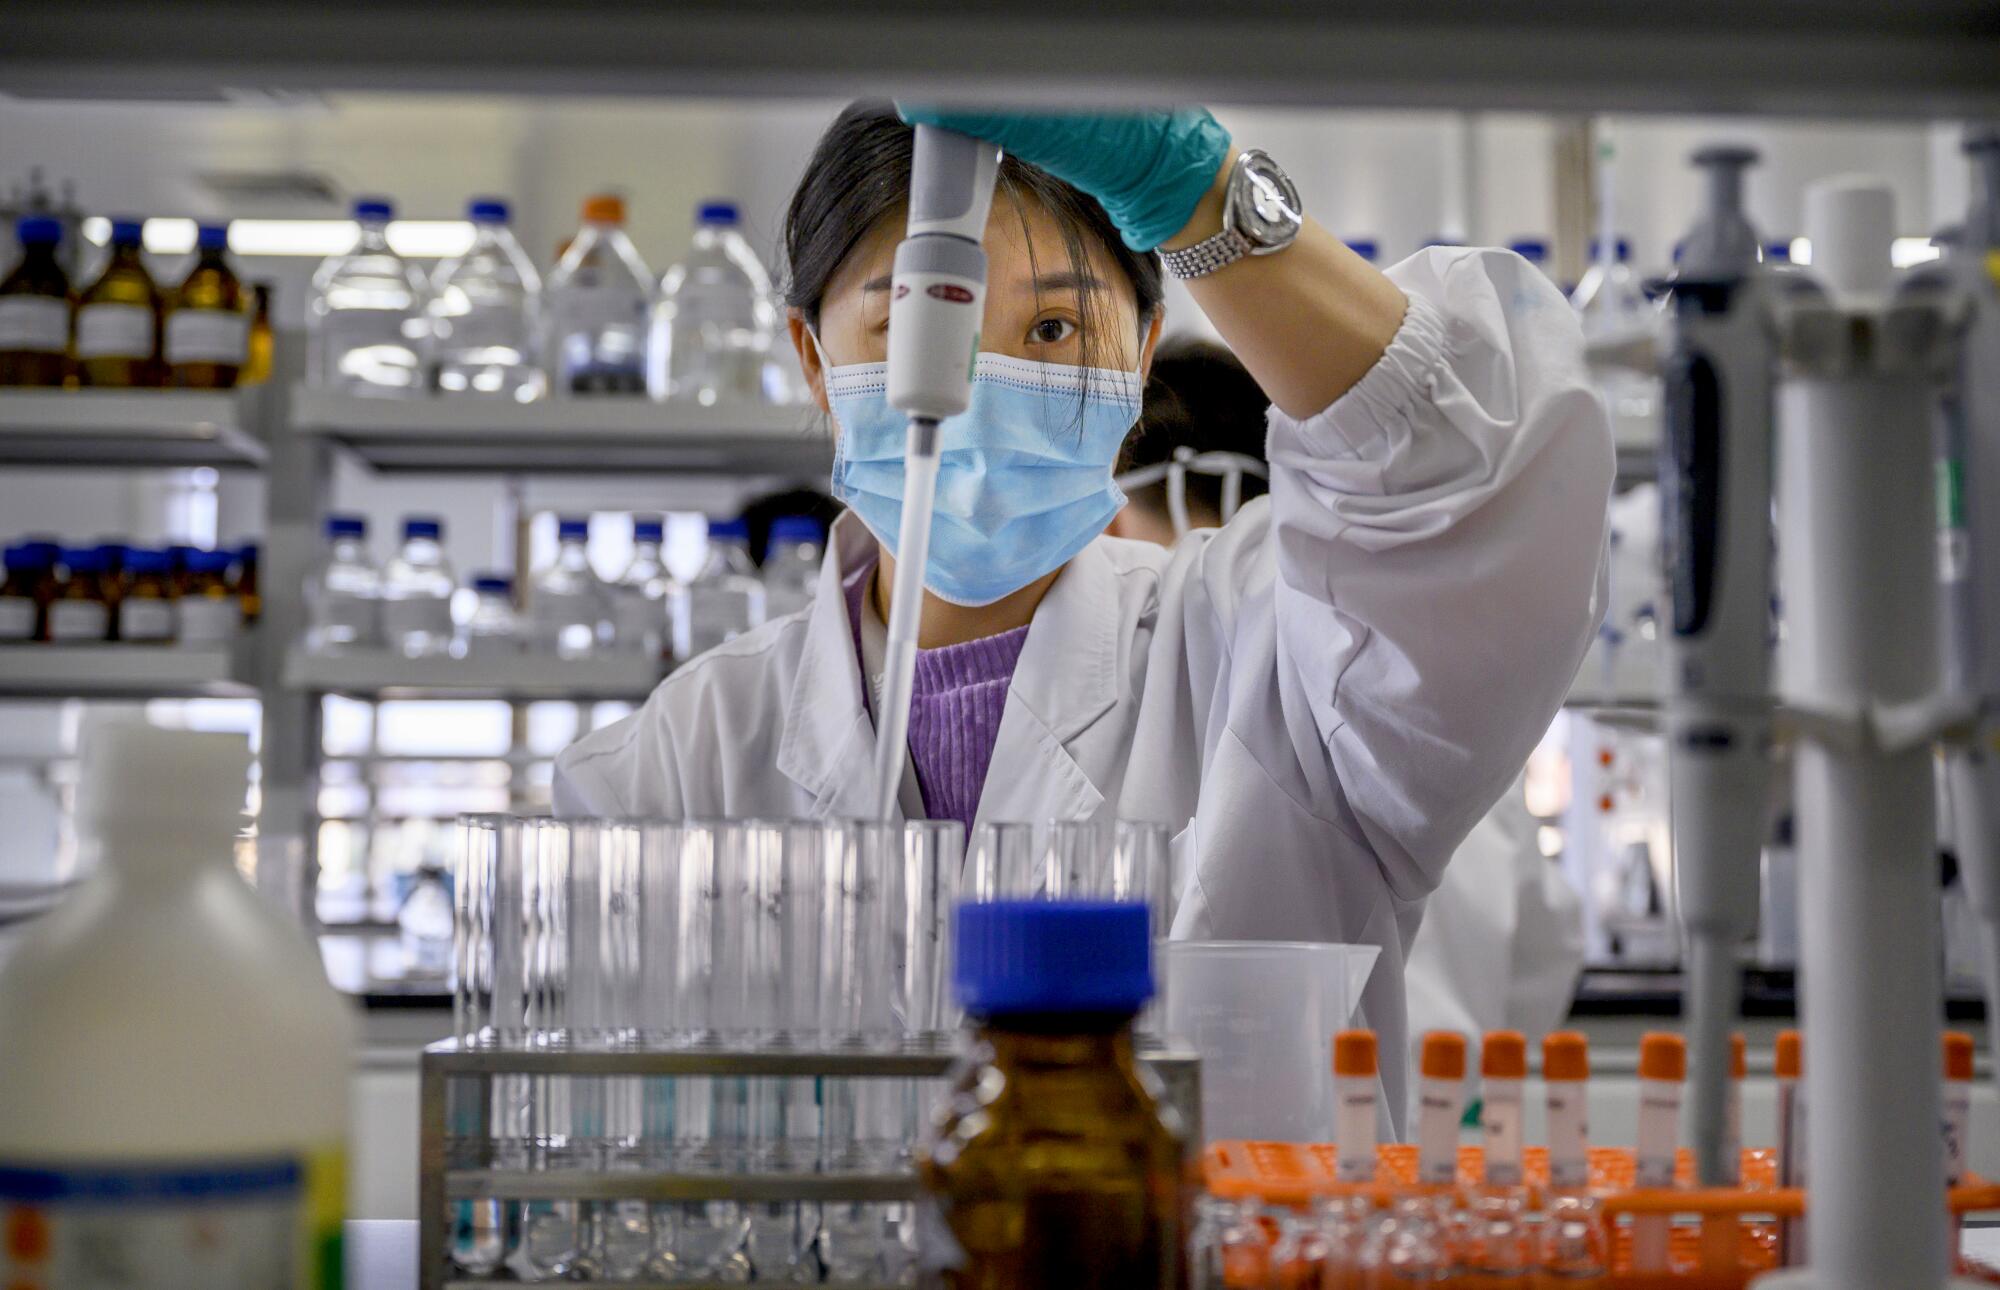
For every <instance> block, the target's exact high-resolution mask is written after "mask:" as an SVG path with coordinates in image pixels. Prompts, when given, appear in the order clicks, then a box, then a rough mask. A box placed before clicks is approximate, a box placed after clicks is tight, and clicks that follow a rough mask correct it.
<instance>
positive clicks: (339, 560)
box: [306, 515, 382, 654]
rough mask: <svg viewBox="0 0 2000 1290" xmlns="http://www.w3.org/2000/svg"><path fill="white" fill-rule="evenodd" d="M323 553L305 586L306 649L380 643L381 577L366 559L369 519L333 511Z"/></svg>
mask: <svg viewBox="0 0 2000 1290" xmlns="http://www.w3.org/2000/svg"><path fill="white" fill-rule="evenodd" d="M326 543H327V546H326V554H325V555H324V556H323V557H321V559H320V564H319V568H318V569H316V570H314V572H313V576H312V581H310V582H308V583H307V584H306V648H307V649H308V650H311V651H312V652H314V653H316V654H337V653H340V652H342V651H346V650H356V649H368V648H371V647H373V646H376V645H379V644H381V643H382V625H381V617H380V611H381V603H382V575H381V574H380V573H379V572H377V571H376V568H375V564H374V562H373V561H372V560H370V559H369V558H368V521H367V520H365V519H363V518H361V517H360V516H359V515H331V516H328V517H327V521H326Z"/></svg>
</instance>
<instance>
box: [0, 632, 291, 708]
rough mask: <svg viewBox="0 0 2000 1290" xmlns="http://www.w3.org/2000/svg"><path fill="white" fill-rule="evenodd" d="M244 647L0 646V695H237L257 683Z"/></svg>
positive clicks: (251, 690)
mask: <svg viewBox="0 0 2000 1290" xmlns="http://www.w3.org/2000/svg"><path fill="white" fill-rule="evenodd" d="M246 657H247V646H245V645H239V646H237V647H235V648H233V649H232V648H230V647H226V646H224V647H217V648H186V649H183V648H181V647H180V646H177V645H7V646H0V698H8V699H177V698H240V697H244V696H254V695H255V694H256V692H257V691H256V688H255V687H254V686H253V685H252V684H251V683H250V682H249V681H248V680H246V679H245V678H246V677H247V676H248V668H247V666H246V665H245V661H246Z"/></svg>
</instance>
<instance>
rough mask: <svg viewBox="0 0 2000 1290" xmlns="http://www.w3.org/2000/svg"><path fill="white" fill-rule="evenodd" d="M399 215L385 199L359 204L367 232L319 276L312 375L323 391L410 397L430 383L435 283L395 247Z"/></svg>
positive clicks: (309, 311)
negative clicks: (392, 233) (430, 309)
mask: <svg viewBox="0 0 2000 1290" xmlns="http://www.w3.org/2000/svg"><path fill="white" fill-rule="evenodd" d="M393 213H394V212H393V209H392V208H391V206H390V205H389V203H388V202H386V201H383V200H381V199H379V198H363V199H362V200H360V201H357V202H355V203H354V219H355V222H356V223H358V224H359V225H360V226H361V233H360V236H359V237H358V238H357V239H356V240H355V243H354V249H353V250H351V251H349V252H348V253H347V254H345V255H335V256H330V257H328V258H327V259H326V260H325V261H324V262H323V263H322V264H321V265H320V266H319V269H318V270H317V271H316V272H315V273H314V274H313V283H312V301H311V303H310V304H309V305H308V306H307V308H306V330H307V332H308V333H309V342H310V343H309V344H308V346H307V352H306V358H307V369H306V379H307V381H308V382H309V383H310V384H312V385H315V386H318V387H320V388H321V389H326V390H332V391H334V392H336V393H339V394H354V395H362V396H365V397H370V398H409V397H411V396H413V395H416V394H419V393H421V392H422V390H423V388H424V376H425V367H424V360H425V352H426V349H427V344H426V335H425V333H426V331H427V330H428V322H427V320H426V318H425V314H424V305H425V298H426V296H427V295H428V294H429V288H428V287H426V285H425V284H424V278H423V274H422V273H421V272H419V271H418V270H417V268H416V267H415V266H414V265H412V264H410V263H409V261H407V260H405V259H404V258H403V257H402V256H400V255H397V254H396V252H395V251H394V250H392V249H391V248H390V246H389V220H390V217H391V216H392V214H393Z"/></svg>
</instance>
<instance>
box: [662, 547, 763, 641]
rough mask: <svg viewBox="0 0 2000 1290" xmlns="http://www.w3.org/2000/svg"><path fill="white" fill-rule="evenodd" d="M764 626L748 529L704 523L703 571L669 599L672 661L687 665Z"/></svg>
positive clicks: (759, 589) (761, 597)
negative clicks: (700, 655) (688, 661)
mask: <svg viewBox="0 0 2000 1290" xmlns="http://www.w3.org/2000/svg"><path fill="white" fill-rule="evenodd" d="M763 621H764V584H763V583H762V582H761V581H759V580H758V577H757V566H756V564H755V563H754V562H753V561H752V560H751V559H750V526H749V525H748V524H746V523H745V522H744V521H742V520H740V519H734V520H717V519H711V520H710V521H709V522H708V554H707V556H706V557H705V558H704V559H703V560H702V565H701V571H700V572H699V573H697V574H695V576H694V577H693V579H692V580H690V581H689V582H687V583H686V584H684V585H683V586H681V587H680V588H679V589H678V591H677V593H676V594H675V596H674V598H673V625H674V658H675V660H676V661H678V662H682V663H685V662H686V661H687V660H689V659H691V658H694V657H695V656H697V655H699V654H705V653H707V652H708V651H709V650H712V649H714V648H715V647H716V646H717V645H720V644H722V643H723V642H724V641H729V640H734V639H736V638H737V637H738V636H741V635H742V634H743V633H745V632H747V631H749V630H750V629H751V628H753V627H756V626H758V625H759V624H761V623H762V622H763Z"/></svg>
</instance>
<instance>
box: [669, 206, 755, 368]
mask: <svg viewBox="0 0 2000 1290" xmlns="http://www.w3.org/2000/svg"><path fill="white" fill-rule="evenodd" d="M777 325H778V315H777V309H776V307H775V306H774V305H773V304H772V302H771V275H770V273H769V272H768V271H766V270H765V268H764V265H763V263H762V262H761V261H759V260H758V258H757V253H756V252H755V251H753V250H751V249H750V244H749V243H748V242H747V241H745V240H744V238H743V233H742V231H741V228H740V226H739V217H738V215H737V211H736V204H735V203H734V202H725V201H707V202H703V203H702V204H701V205H700V206H699V207H697V208H696V209H695V224H694V243H693V245H692V246H690V247H689V248H688V253H687V257H686V258H685V259H683V260H682V261H681V262H680V263H679V264H676V265H675V266H674V267H673V268H671V269H669V270H667V276H666V277H665V278H663V279H661V280H660V302H659V304H657V305H656V306H654V309H653V329H652V334H651V337H650V338H649V342H648V348H647V355H646V392H647V393H648V394H650V395H652V396H653V397H654V398H655V399H666V400H671V401H673V402H675V403H694V404H699V405H701V406H702V407H712V406H714V405H715V404H717V403H723V404H728V403H756V402H760V401H763V400H766V399H771V398H774V396H773V395H772V394H770V393H769V392H767V391H766V389H765V385H764V380H765V375H764V373H765V367H766V364H767V363H768V361H769V359H770V355H771V337H772V335H773V334H774V333H775V332H776V330H777Z"/></svg>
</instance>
